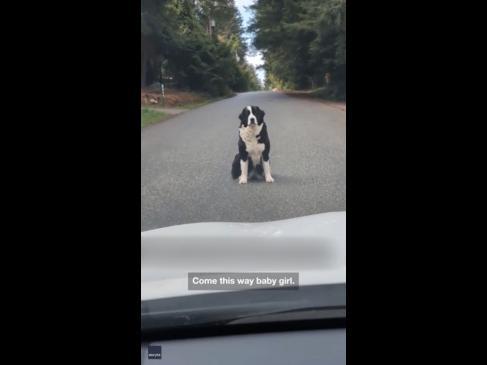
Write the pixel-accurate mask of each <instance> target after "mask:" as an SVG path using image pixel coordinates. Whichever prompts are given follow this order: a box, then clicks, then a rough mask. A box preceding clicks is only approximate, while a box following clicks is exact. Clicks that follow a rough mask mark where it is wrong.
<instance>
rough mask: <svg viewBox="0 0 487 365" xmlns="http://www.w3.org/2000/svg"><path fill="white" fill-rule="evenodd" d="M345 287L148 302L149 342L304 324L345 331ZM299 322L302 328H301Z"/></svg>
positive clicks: (144, 323) (145, 329)
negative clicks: (216, 332) (343, 329)
mask: <svg viewBox="0 0 487 365" xmlns="http://www.w3.org/2000/svg"><path fill="white" fill-rule="evenodd" d="M345 290H346V287H345V284H333V285H313V286H303V287H300V288H299V289H297V290H289V289H287V290H282V289H280V290H279V289H261V290H247V291H237V292H221V293H211V294H199V295H191V296H186V297H177V298H164V299H158V300H151V301H144V302H142V318H141V333H142V337H143V338H150V337H158V338H176V337H186V336H194V335H196V336H199V335H203V336H204V335H207V334H208V333H210V335H211V333H212V332H215V331H218V332H221V331H227V332H231V331H234V330H237V331H242V330H249V331H250V330H251V329H252V330H258V329H259V327H260V328H261V329H262V328H263V327H265V326H267V327H268V326H269V325H272V328H275V329H279V328H284V327H286V328H287V327H289V325H290V324H293V326H295V327H299V326H302V325H306V323H307V325H310V324H311V325H312V326H314V327H318V328H323V327H324V326H325V327H329V328H336V327H345V320H346V299H345ZM298 324H299V326H298Z"/></svg>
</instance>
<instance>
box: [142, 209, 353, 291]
mask: <svg viewBox="0 0 487 365" xmlns="http://www.w3.org/2000/svg"><path fill="white" fill-rule="evenodd" d="M345 223H346V213H345V212H331V213H322V214H315V215H310V216H306V217H299V218H293V219H286V220H280V221H273V222H261V223H227V222H212V223H194V224H183V225H177V226H172V227H166V228H161V229H155V230H151V231H145V232H142V234H141V239H142V242H141V251H142V252H141V257H142V262H141V299H142V300H149V299H157V298H165V297H176V296H184V295H194V294H202V293H207V292H208V291H200V290H198V291H194V290H193V291H190V290H188V272H299V281H300V285H314V284H335V283H345V282H346V275H345V274H346V240H345V235H346V229H345Z"/></svg>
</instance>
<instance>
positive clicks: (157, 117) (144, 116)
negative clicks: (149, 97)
mask: <svg viewBox="0 0 487 365" xmlns="http://www.w3.org/2000/svg"><path fill="white" fill-rule="evenodd" d="M168 116H169V114H167V113H164V112H162V111H155V110H152V109H145V108H142V109H141V111H140V120H141V127H142V128H144V127H147V126H148V125H151V124H154V123H158V122H160V121H162V120H164V119H166V118H167V117H168Z"/></svg>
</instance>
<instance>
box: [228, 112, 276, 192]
mask: <svg viewBox="0 0 487 365" xmlns="http://www.w3.org/2000/svg"><path fill="white" fill-rule="evenodd" d="M264 115H265V113H264V111H263V110H261V109H260V108H259V107H258V106H247V107H245V108H244V109H243V110H242V113H240V115H239V116H238V117H239V118H240V127H239V139H238V153H237V155H236V156H235V159H234V160H233V164H232V177H233V178H234V179H236V178H239V180H238V183H239V184H246V183H247V179H248V178H249V174H250V177H252V176H255V174H256V173H257V174H259V175H261V176H262V172H263V173H264V177H265V181H266V182H268V183H271V182H274V179H273V178H272V176H271V165H270V162H269V152H270V150H271V144H270V141H269V136H268V135H267V127H266V125H265V123H264ZM262 170H263V171H262Z"/></svg>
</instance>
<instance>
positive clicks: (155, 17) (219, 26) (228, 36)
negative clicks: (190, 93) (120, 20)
mask: <svg viewBox="0 0 487 365" xmlns="http://www.w3.org/2000/svg"><path fill="white" fill-rule="evenodd" d="M214 3H215V1H214V0H213V1H209V0H199V1H194V0H142V9H141V21H142V26H141V36H142V60H141V61H142V63H143V67H142V71H143V72H145V74H144V75H143V82H142V83H143V84H148V83H150V82H153V81H157V80H158V79H159V73H160V69H161V62H162V61H164V74H165V76H167V77H171V78H172V86H175V87H178V88H183V89H184V88H187V89H191V90H195V91H204V92H208V93H210V94H211V95H213V96H219V95H226V94H229V93H231V92H232V91H246V90H249V89H255V88H257V87H258V82H257V79H256V76H255V70H253V69H252V68H249V65H247V64H246V63H245V61H244V59H245V58H244V56H245V53H246V51H247V50H246V46H245V43H244V42H243V40H242V25H241V19H240V16H239V13H238V10H237V8H236V7H235V5H234V1H233V0H218V1H216V3H217V6H215V4H214ZM210 16H211V19H214V20H215V23H216V26H215V27H214V28H212V30H211V35H210V32H209V24H210V22H209V19H210ZM146 75H147V79H146V80H144V77H145V76H146ZM144 81H145V82H144Z"/></svg>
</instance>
